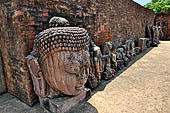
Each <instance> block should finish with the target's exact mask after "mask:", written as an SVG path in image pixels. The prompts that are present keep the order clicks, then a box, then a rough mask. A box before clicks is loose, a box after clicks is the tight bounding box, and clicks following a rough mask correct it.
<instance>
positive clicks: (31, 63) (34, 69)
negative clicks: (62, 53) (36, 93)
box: [26, 55, 41, 77]
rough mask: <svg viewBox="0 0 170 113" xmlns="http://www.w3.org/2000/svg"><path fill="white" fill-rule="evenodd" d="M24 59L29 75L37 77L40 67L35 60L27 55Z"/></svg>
mask: <svg viewBox="0 0 170 113" xmlns="http://www.w3.org/2000/svg"><path fill="white" fill-rule="evenodd" d="M26 59H27V65H28V68H29V71H30V73H31V75H34V76H37V77H38V72H39V71H40V70H41V69H40V66H39V63H38V61H37V59H36V58H35V57H34V56H32V55H28V56H27V57H26Z"/></svg>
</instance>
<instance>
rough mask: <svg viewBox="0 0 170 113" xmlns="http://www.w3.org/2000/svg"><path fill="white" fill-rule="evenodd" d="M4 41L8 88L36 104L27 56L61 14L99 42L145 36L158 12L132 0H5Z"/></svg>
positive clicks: (0, 20)
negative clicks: (37, 35)
mask: <svg viewBox="0 0 170 113" xmlns="http://www.w3.org/2000/svg"><path fill="white" fill-rule="evenodd" d="M0 2H1V4H0V25H1V26H0V36H1V37H0V44H1V45H2V48H1V50H2V56H3V59H4V70H5V74H6V78H7V88H8V91H9V92H10V93H11V94H13V95H15V96H16V97H18V98H19V99H21V100H22V101H24V102H25V103H27V104H29V105H32V104H33V103H34V101H36V96H35V94H34V93H33V87H32V81H31V78H30V74H29V71H28V68H27V66H26V60H25V57H26V56H27V55H28V54H29V52H30V51H31V50H32V46H33V40H34V37H35V35H36V34H38V33H39V32H40V31H42V30H43V29H46V28H48V21H49V19H50V18H51V17H53V16H61V17H64V18H66V19H68V20H69V21H70V22H71V26H80V27H84V28H86V29H87V30H88V33H89V35H90V36H91V37H92V39H93V40H94V41H95V43H96V44H97V45H98V46H100V47H103V45H104V42H106V41H114V42H119V41H122V40H126V39H133V40H135V39H137V38H139V37H144V35H145V26H146V24H153V20H154V13H153V12H152V11H150V10H147V9H145V8H144V7H141V6H140V5H138V4H136V3H134V2H133V1H131V0H13V1H10V0H4V1H3V2H2V1H0Z"/></svg>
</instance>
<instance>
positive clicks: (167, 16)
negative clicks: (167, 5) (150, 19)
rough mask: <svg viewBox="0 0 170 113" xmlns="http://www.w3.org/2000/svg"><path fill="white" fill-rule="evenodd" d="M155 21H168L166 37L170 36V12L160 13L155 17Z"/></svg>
mask: <svg viewBox="0 0 170 113" xmlns="http://www.w3.org/2000/svg"><path fill="white" fill-rule="evenodd" d="M155 22H168V26H167V27H168V29H167V33H166V37H170V13H160V14H157V15H156V17H155Z"/></svg>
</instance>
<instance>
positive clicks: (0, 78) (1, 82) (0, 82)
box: [0, 51, 6, 94]
mask: <svg viewBox="0 0 170 113" xmlns="http://www.w3.org/2000/svg"><path fill="white" fill-rule="evenodd" d="M4 74H5V73H4V64H3V59H2V54H1V51H0V94H3V93H5V92H6V81H5V75H4Z"/></svg>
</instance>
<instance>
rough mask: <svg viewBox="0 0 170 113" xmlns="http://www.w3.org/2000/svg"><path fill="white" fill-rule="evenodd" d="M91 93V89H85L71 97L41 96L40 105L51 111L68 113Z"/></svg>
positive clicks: (52, 112) (53, 112)
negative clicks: (50, 97) (51, 97)
mask: <svg viewBox="0 0 170 113" xmlns="http://www.w3.org/2000/svg"><path fill="white" fill-rule="evenodd" d="M90 95H91V90H90V89H85V90H84V91H83V92H82V93H81V94H79V95H77V96H74V97H69V96H64V97H56V98H53V99H49V98H41V97H40V98H39V99H40V105H41V107H43V109H44V110H45V111H46V112H50V113H67V112H69V111H71V110H72V109H73V108H75V107H76V106H77V105H78V104H79V103H80V102H82V101H83V100H84V99H85V98H86V97H87V96H90Z"/></svg>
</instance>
